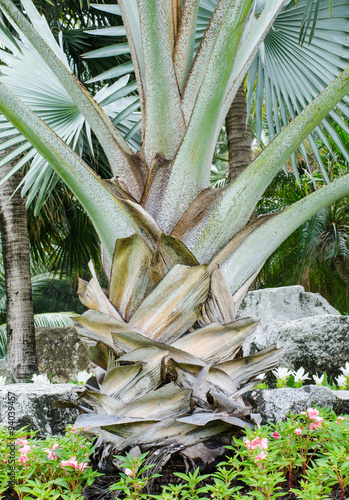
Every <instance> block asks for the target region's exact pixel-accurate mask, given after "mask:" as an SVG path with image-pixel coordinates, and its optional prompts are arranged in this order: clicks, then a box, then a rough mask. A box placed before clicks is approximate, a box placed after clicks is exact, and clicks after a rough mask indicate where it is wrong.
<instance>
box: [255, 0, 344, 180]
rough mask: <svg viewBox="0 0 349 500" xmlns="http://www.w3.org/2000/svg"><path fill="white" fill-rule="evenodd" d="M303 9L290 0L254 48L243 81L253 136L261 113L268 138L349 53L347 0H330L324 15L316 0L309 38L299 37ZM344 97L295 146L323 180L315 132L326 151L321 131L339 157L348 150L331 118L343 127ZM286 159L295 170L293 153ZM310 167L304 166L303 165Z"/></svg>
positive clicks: (320, 87)
mask: <svg viewBox="0 0 349 500" xmlns="http://www.w3.org/2000/svg"><path fill="white" fill-rule="evenodd" d="M305 11H306V1H305V0H302V1H301V2H299V4H298V7H296V5H295V2H294V1H291V2H290V3H289V4H288V5H287V6H286V8H285V9H284V10H283V11H282V12H281V13H280V14H279V16H278V17H277V19H276V20H275V22H274V25H273V28H272V29H271V30H270V31H269V32H268V34H267V35H266V37H265V40H264V43H263V45H262V46H261V48H260V50H259V51H258V54H257V56H256V58H255V60H254V61H253V64H252V65H251V67H250V70H249V73H248V78H247V86H248V100H249V103H250V102H251V98H252V92H253V91H255V92H256V108H255V115H256V116H255V118H256V133H257V140H260V138H261V134H262V115H263V113H264V114H265V116H266V119H267V124H268V133H269V138H270V140H272V139H273V138H274V137H275V135H277V134H278V133H279V132H280V130H281V129H282V128H283V127H284V126H285V125H286V124H287V123H288V122H289V121H290V120H291V119H293V118H294V116H296V115H297V114H298V113H299V112H300V111H301V110H302V109H303V108H304V107H305V106H306V105H307V104H308V103H309V102H310V101H311V100H312V99H313V98H314V97H315V96H316V95H318V94H319V93H320V92H321V91H322V90H323V89H324V88H325V87H326V86H327V85H328V84H329V83H330V82H331V81H332V80H334V79H335V77H336V75H338V74H339V73H341V72H342V71H343V70H344V69H345V68H346V67H347V64H348V57H349V43H348V42H349V3H348V1H347V0H335V1H334V2H333V16H332V17H331V16H330V12H329V7H328V0H320V8H319V12H318V19H317V23H316V28H315V30H314V34H313V38H312V41H311V44H310V45H308V44H303V45H300V43H299V33H300V26H301V24H302V19H303V16H304V13H305ZM348 102H349V100H348V97H346V98H344V99H343V100H342V101H341V102H340V103H338V105H337V107H336V108H335V110H333V111H332V112H331V113H330V114H329V116H328V117H327V118H326V119H324V120H323V121H322V123H321V125H320V126H318V127H317V128H316V129H315V130H314V132H312V134H310V135H309V137H308V144H307V147H306V146H305V145H304V144H303V145H302V146H301V152H302V154H303V156H304V158H305V161H306V162H307V164H308V167H309V154H308V151H309V146H310V148H311V149H312V151H313V154H314V156H315V159H316V161H317V163H318V165H319V166H320V168H321V171H322V174H323V176H324V178H325V179H326V181H328V177H327V173H326V170H325V167H324V165H323V162H322V159H321V156H320V153H319V151H318V147H317V143H316V140H317V139H318V138H320V139H321V140H322V141H323V143H324V145H325V146H326V147H327V148H328V150H329V151H330V152H331V146H330V143H329V140H328V138H327V136H329V137H331V138H332V140H333V141H334V143H335V144H336V146H337V147H338V148H339V150H340V151H341V153H342V154H343V156H344V158H345V159H347V160H348V158H349V153H348V151H347V149H346V148H345V145H344V144H343V143H342V141H341V139H340V137H339V135H338V134H337V132H336V130H335V128H334V126H333V123H337V124H338V125H339V126H340V127H341V128H342V129H343V130H344V131H345V132H346V133H349V129H348V127H347V125H346V123H345V122H344V120H343V116H344V117H348V116H349V108H348ZM291 160H292V165H293V169H294V172H295V174H296V175H298V172H297V165H296V161H295V156H294V155H293V156H292V158H291ZM309 170H310V168H309Z"/></svg>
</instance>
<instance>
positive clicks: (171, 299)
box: [76, 234, 281, 469]
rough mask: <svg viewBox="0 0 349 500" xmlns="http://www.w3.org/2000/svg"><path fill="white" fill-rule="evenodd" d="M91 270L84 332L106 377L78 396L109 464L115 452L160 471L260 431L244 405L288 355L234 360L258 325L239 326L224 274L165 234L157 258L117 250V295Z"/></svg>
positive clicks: (139, 250) (82, 423) (134, 246)
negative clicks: (176, 458) (136, 456)
mask: <svg viewBox="0 0 349 500" xmlns="http://www.w3.org/2000/svg"><path fill="white" fill-rule="evenodd" d="M90 269H91V272H92V279H91V281H90V282H89V283H87V282H84V281H82V280H81V281H80V284H79V296H80V299H81V301H82V303H83V304H85V305H86V306H87V307H89V310H88V311H87V312H85V313H84V314H83V315H82V316H80V317H79V318H78V320H77V322H76V328H77V331H78V333H79V335H80V338H81V339H82V341H83V342H84V343H85V345H86V347H87V350H88V353H89V355H90V358H91V360H92V361H93V362H94V363H95V364H96V365H98V367H99V368H98V369H97V370H96V377H94V378H92V379H90V380H89V381H88V382H87V384H86V386H85V387H84V389H83V391H82V392H81V394H80V395H79V400H80V401H84V402H86V403H88V405H90V407H92V408H93V410H94V411H93V412H91V410H87V413H84V414H82V415H81V416H80V417H79V418H78V419H77V421H76V425H77V426H79V427H90V428H91V429H90V430H92V431H95V432H96V433H98V434H99V438H98V441H97V448H98V447H101V446H102V445H103V443H104V442H109V443H111V446H110V447H107V448H104V451H103V453H102V456H101V459H102V462H103V460H104V459H105V458H106V456H107V455H109V454H110V452H111V451H112V452H113V453H114V454H115V453H118V454H120V453H123V452H125V451H130V450H133V452H135V451H137V450H141V451H142V452H144V451H146V450H151V451H152V455H151V457H149V460H150V461H151V462H152V463H156V464H157V466H158V469H160V468H161V467H162V466H163V465H164V464H165V463H166V461H167V460H168V459H169V458H170V456H171V454H173V453H174V452H177V451H179V450H184V449H186V453H189V455H193V456H195V454H198V453H199V454H201V453H202V450H201V447H200V446H198V444H199V443H202V442H204V441H205V440H207V439H210V438H212V437H214V436H219V435H221V434H223V433H225V434H229V433H232V432H234V429H235V430H236V428H237V427H238V428H239V427H240V428H244V427H245V426H246V425H247V426H252V423H251V421H250V420H249V413H250V411H249V408H248V407H246V406H245V405H244V402H243V399H242V395H243V394H244V393H245V392H246V391H248V390H250V389H251V388H252V387H253V386H254V385H255V384H256V376H257V375H259V374H260V373H262V372H265V371H267V370H270V369H271V368H273V367H274V366H275V365H276V364H277V362H278V360H279V358H280V355H281V351H280V349H276V348H275V346H272V347H270V348H268V349H266V350H265V351H262V352H259V353H257V354H255V355H253V356H248V357H244V358H243V357H236V356H237V353H238V352H239V350H240V347H241V345H242V343H243V341H244V339H245V338H246V337H247V336H248V335H250V334H251V333H252V332H253V330H254V328H255V327H256V325H257V321H258V320H256V319H254V318H243V319H239V320H237V321H234V316H233V315H234V313H233V311H234V304H233V299H232V297H231V294H230V291H229V288H228V286H227V284H226V282H225V278H224V276H223V274H222V273H221V272H220V270H219V269H215V270H213V271H209V270H208V266H207V265H206V264H205V265H199V263H198V262H197V261H196V259H195V257H194V256H193V255H192V254H191V253H190V252H189V250H188V249H187V248H186V247H185V246H184V244H183V243H182V242H181V241H180V240H178V239H176V238H173V237H171V236H166V235H164V234H163V235H161V237H160V239H159V242H158V245H157V247H156V248H154V249H152V248H151V247H150V246H148V244H147V243H145V241H144V240H143V239H142V238H141V237H140V236H138V235H133V236H131V237H129V238H124V239H119V240H118V241H117V244H116V249H115V254H114V259H113V265H112V271H111V276H110V290H109V295H107V293H105V292H104V291H103V290H102V289H101V287H100V285H99V283H98V280H97V277H96V275H95V272H94V270H93V267H92V266H90ZM81 408H82V407H81ZM85 410H86V408H85ZM82 411H83V409H82ZM200 450H201V451H200Z"/></svg>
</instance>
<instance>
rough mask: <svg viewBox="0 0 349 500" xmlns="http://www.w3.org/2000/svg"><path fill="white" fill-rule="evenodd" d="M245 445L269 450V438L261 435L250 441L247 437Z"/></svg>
mask: <svg viewBox="0 0 349 500" xmlns="http://www.w3.org/2000/svg"><path fill="white" fill-rule="evenodd" d="M245 446H246V448H247V449H249V450H255V449H256V448H260V449H261V450H267V449H268V439H267V438H262V439H260V438H259V437H256V438H254V439H253V440H252V441H249V440H248V439H247V440H246V441H245Z"/></svg>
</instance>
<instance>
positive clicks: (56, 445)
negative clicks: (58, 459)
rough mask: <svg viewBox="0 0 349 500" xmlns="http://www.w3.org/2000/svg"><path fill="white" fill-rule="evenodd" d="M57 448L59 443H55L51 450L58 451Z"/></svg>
mask: <svg viewBox="0 0 349 500" xmlns="http://www.w3.org/2000/svg"><path fill="white" fill-rule="evenodd" d="M57 448H59V444H58V443H54V444H53V446H52V448H51V450H57Z"/></svg>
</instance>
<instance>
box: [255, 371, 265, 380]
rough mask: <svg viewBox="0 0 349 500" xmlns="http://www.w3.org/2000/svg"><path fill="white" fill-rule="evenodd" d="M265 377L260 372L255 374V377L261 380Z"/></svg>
mask: <svg viewBox="0 0 349 500" xmlns="http://www.w3.org/2000/svg"><path fill="white" fill-rule="evenodd" d="M264 377H265V373H260V374H259V375H257V376H256V378H258V380H263V379H264Z"/></svg>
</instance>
